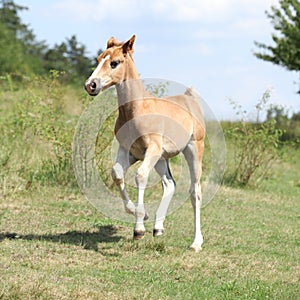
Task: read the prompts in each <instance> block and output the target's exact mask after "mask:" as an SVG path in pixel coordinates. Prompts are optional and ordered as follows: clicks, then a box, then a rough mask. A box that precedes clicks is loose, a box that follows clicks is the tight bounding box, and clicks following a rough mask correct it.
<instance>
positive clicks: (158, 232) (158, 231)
mask: <svg viewBox="0 0 300 300" xmlns="http://www.w3.org/2000/svg"><path fill="white" fill-rule="evenodd" d="M163 234H164V230H163V229H153V236H161V235H163Z"/></svg>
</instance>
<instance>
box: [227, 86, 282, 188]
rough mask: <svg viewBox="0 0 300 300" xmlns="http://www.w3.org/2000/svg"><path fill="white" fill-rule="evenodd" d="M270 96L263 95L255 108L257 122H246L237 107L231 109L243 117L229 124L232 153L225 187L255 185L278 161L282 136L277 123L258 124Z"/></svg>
mask: <svg viewBox="0 0 300 300" xmlns="http://www.w3.org/2000/svg"><path fill="white" fill-rule="evenodd" d="M269 98H270V92H269V91H266V92H265V93H264V94H263V96H262V98H261V100H259V101H258V103H257V105H256V112H257V120H256V122H254V123H253V122H252V123H251V122H249V121H248V122H247V121H246V118H247V112H246V111H245V110H243V109H242V107H241V106H240V105H236V104H235V103H233V105H234V109H235V110H236V111H237V115H242V120H241V121H240V122H235V123H232V124H231V126H230V128H229V129H228V130H227V132H226V135H227V137H228V139H229V142H230V145H228V149H229V150H231V155H232V157H230V159H229V162H228V163H227V165H228V168H227V172H226V174H225V179H224V180H225V183H228V184H230V185H234V184H238V185H247V184H249V183H252V184H254V185H256V184H258V183H259V181H260V180H261V179H262V178H263V177H264V176H266V175H267V174H268V172H269V170H270V167H271V165H272V163H273V162H274V161H275V160H276V159H277V158H278V157H279V152H278V147H279V145H280V143H281V141H280V138H281V136H282V134H283V131H282V130H281V129H278V128H277V127H276V120H275V119H270V120H267V121H265V122H260V116H261V115H262V114H263V113H265V109H266V104H267V102H268V101H269Z"/></svg>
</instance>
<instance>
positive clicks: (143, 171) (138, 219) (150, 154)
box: [133, 143, 161, 240]
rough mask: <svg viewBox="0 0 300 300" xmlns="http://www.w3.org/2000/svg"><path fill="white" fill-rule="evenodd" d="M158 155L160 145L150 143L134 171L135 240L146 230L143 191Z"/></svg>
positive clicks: (158, 157) (159, 153) (159, 154)
mask: <svg viewBox="0 0 300 300" xmlns="http://www.w3.org/2000/svg"><path fill="white" fill-rule="evenodd" d="M160 157H161V147H160V145H159V144H157V143H153V144H151V145H150V146H149V147H148V149H147V150H146V153H145V158H144V160H143V162H142V164H141V166H140V167H139V168H138V170H137V173H136V177H135V181H136V185H137V188H138V199H137V203H136V208H135V226H134V232H133V238H134V239H135V240H139V239H142V238H143V237H144V235H145V232H146V230H145V226H144V220H145V216H147V214H146V211H145V207H144V193H145V188H146V186H147V182H148V177H149V173H150V171H151V169H153V167H154V166H155V164H156V163H157V161H158V160H159V159H160Z"/></svg>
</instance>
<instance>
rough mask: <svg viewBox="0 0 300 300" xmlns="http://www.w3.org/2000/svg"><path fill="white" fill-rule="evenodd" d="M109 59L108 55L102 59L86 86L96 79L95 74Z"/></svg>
mask: <svg viewBox="0 0 300 300" xmlns="http://www.w3.org/2000/svg"><path fill="white" fill-rule="evenodd" d="M109 58H110V55H106V56H105V57H104V58H102V59H101V61H100V62H99V64H98V66H97V67H96V69H95V70H94V72H93V73H92V75H91V76H90V78H89V79H88V80H87V84H89V83H90V82H91V81H92V80H93V79H94V78H96V77H97V74H98V73H99V72H100V70H101V68H102V67H103V65H104V63H105V62H106V61H107V60H108V59H109Z"/></svg>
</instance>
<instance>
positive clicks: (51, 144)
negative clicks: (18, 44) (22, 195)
mask: <svg viewBox="0 0 300 300" xmlns="http://www.w3.org/2000/svg"><path fill="white" fill-rule="evenodd" d="M8 79H9V80H10V81H11V84H12V85H13V84H14V82H13V80H12V79H11V77H8ZM66 91H67V88H66V87H65V86H63V85H61V83H60V72H58V71H52V72H51V73H50V76H49V77H45V76H42V77H41V76H39V77H36V78H34V79H33V80H31V79H29V81H28V82H27V85H26V87H25V86H24V87H23V90H22V91H14V90H13V91H6V92H2V93H1V94H0V104H1V106H0V107H1V110H2V112H4V111H5V114H4V113H2V114H1V115H0V124H1V127H0V134H1V136H3V137H4V138H3V140H2V141H1V155H0V165H1V166H2V168H1V170H0V184H1V186H2V188H3V189H4V190H6V191H7V192H9V191H10V190H11V186H13V185H15V183H14V182H18V185H19V187H18V189H21V190H24V189H25V188H27V187H29V186H31V184H34V183H39V184H55V185H66V186H77V184H76V180H75V178H74V175H73V168H72V162H71V156H72V147H71V144H72V138H73V131H74V128H75V126H76V123H77V118H78V116H77V115H74V114H70V113H68V111H67V109H66V107H65V104H66V99H65V97H66ZM7 101H9V102H8V103H7ZM67 101H69V100H68V99H67ZM72 101H75V100H74V99H72ZM77 101H78V100H77ZM77 105H78V107H80V103H77ZM8 182H10V183H9V184H8Z"/></svg>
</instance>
